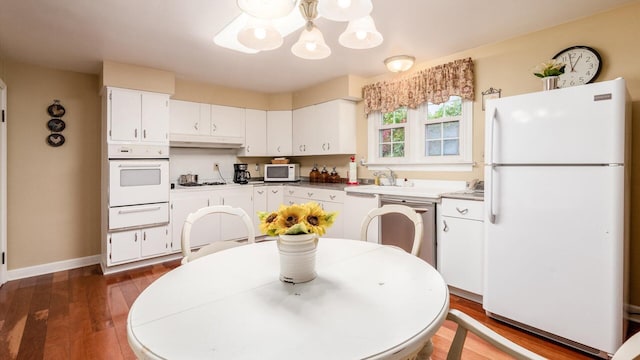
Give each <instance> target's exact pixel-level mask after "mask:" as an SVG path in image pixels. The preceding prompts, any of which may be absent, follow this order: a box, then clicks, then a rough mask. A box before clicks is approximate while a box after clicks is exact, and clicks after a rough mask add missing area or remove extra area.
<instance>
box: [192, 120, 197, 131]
mask: <svg viewBox="0 0 640 360" xmlns="http://www.w3.org/2000/svg"><path fill="white" fill-rule="evenodd" d="M193 128H194V129H196V130H198V122H197V121H196V123H195V124H193Z"/></svg>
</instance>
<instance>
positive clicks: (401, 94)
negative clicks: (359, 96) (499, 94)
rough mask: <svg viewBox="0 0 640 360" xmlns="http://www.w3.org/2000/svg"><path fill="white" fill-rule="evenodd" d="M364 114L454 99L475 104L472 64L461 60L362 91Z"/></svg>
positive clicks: (380, 83)
mask: <svg viewBox="0 0 640 360" xmlns="http://www.w3.org/2000/svg"><path fill="white" fill-rule="evenodd" d="M362 92H363V98H364V112H365V114H366V115H368V114H369V113H370V112H372V111H381V112H389V111H393V110H395V109H397V108H399V107H401V106H408V107H410V108H412V109H415V108H416V107H418V105H420V104H422V103H424V102H430V103H433V104H440V103H443V102H446V101H447V100H448V99H449V96H451V95H457V96H460V97H462V99H463V100H473V96H474V92H473V60H471V58H467V59H459V60H455V61H452V62H450V63H447V64H442V65H438V66H435V67H433V68H429V69H425V70H421V71H419V72H418V73H416V74H414V75H412V76H408V77H406V78H403V79H399V80H395V81H381V82H377V83H375V84H370V85H366V86H365V87H363V88H362Z"/></svg>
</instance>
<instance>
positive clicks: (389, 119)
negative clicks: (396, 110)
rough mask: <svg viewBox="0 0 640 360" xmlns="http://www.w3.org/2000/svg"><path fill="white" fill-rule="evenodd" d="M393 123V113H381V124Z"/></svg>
mask: <svg viewBox="0 0 640 360" xmlns="http://www.w3.org/2000/svg"><path fill="white" fill-rule="evenodd" d="M389 124H393V113H392V112H390V113H384V114H382V125H389Z"/></svg>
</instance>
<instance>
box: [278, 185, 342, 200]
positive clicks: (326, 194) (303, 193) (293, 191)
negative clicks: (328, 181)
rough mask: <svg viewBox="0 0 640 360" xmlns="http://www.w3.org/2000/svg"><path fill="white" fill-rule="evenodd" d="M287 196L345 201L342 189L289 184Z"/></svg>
mask: <svg viewBox="0 0 640 360" xmlns="http://www.w3.org/2000/svg"><path fill="white" fill-rule="evenodd" d="M285 196H289V197H297V198H305V199H308V200H307V201H331V202H338V203H343V202H344V196H345V195H344V191H340V190H328V189H319V188H311V187H294V186H287V187H286V191H285Z"/></svg>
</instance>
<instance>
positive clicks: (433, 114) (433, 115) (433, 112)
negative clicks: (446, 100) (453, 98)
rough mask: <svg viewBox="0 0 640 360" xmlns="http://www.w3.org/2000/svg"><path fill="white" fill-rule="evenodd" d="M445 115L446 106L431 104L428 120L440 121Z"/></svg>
mask: <svg viewBox="0 0 640 360" xmlns="http://www.w3.org/2000/svg"><path fill="white" fill-rule="evenodd" d="M443 113H444V104H437V105H436V104H431V103H429V105H428V107H427V119H439V118H441V117H442V114H443Z"/></svg>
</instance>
